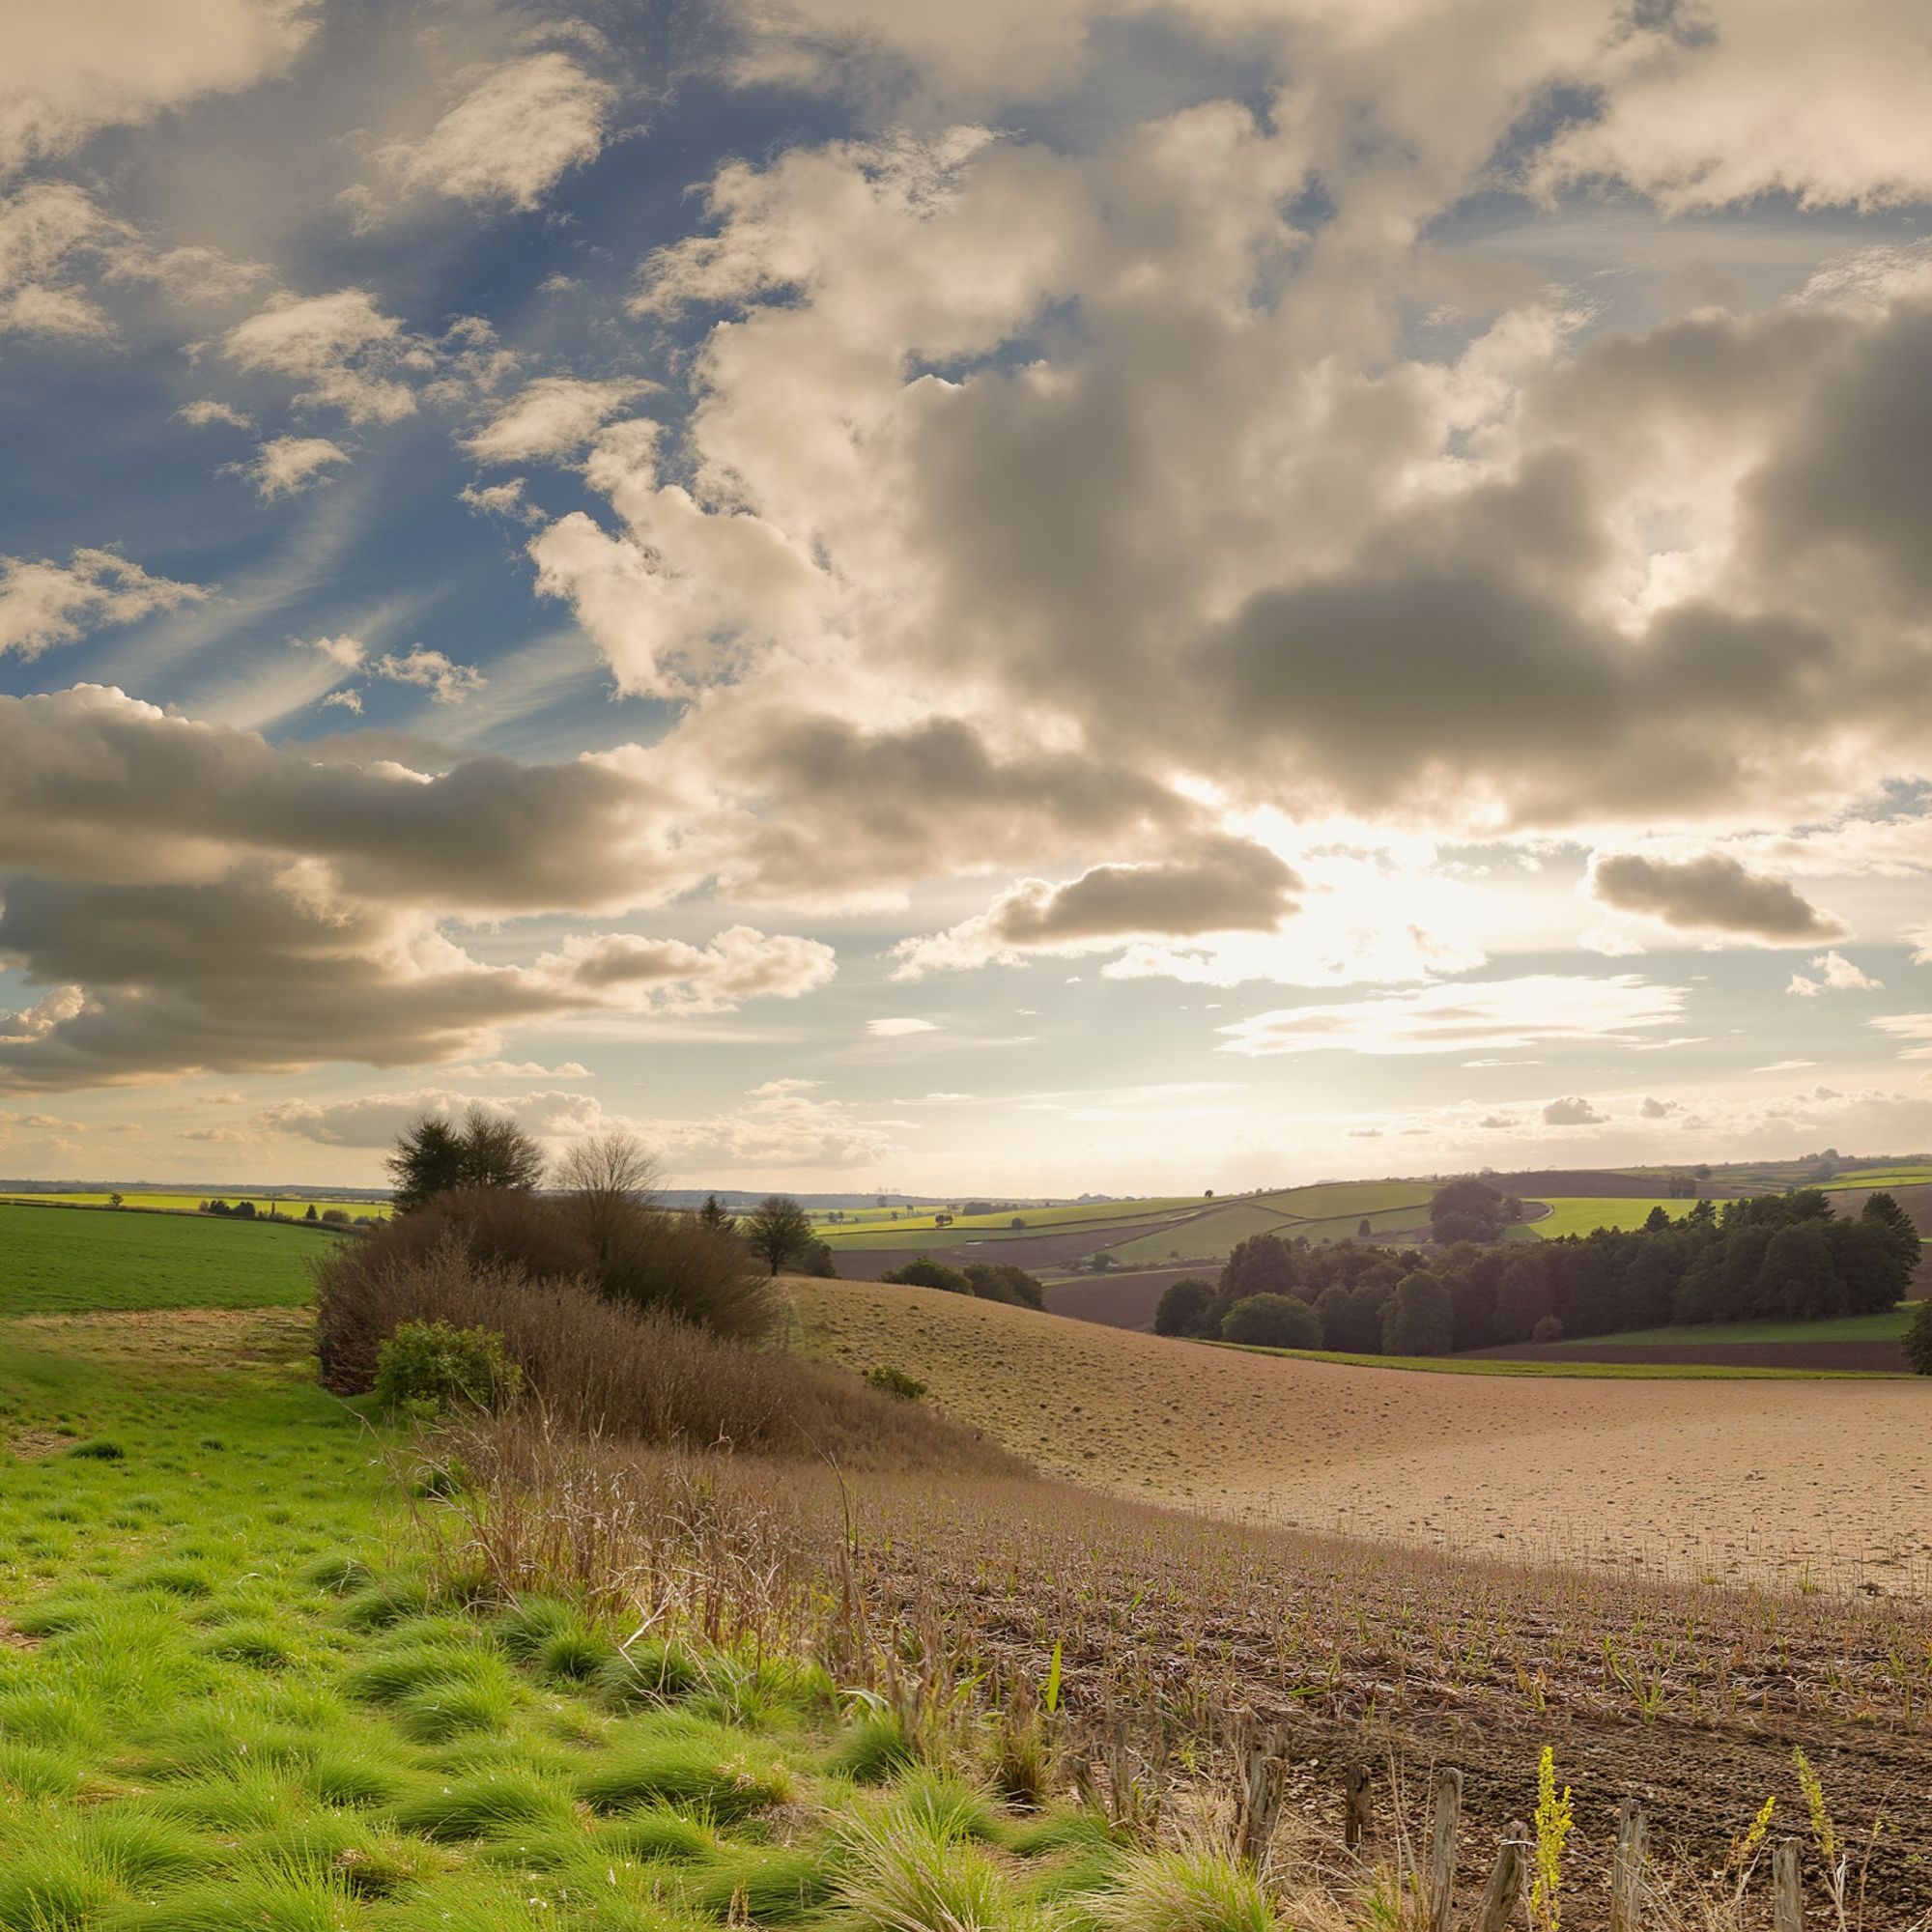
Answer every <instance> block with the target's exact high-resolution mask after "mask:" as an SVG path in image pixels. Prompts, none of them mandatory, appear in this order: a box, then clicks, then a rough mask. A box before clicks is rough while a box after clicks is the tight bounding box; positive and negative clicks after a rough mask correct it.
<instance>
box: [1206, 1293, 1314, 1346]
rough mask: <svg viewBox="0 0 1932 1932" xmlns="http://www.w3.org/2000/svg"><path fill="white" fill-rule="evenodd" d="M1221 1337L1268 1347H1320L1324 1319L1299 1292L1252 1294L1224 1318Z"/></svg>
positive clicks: (1231, 1340) (1226, 1339)
mask: <svg viewBox="0 0 1932 1932" xmlns="http://www.w3.org/2000/svg"><path fill="white" fill-rule="evenodd" d="M1221 1339H1222V1340H1223V1341H1226V1342H1246V1343H1249V1344H1251V1345H1255V1346H1258V1347H1261V1348H1265V1349H1319V1348H1321V1319H1320V1317H1318V1316H1317V1314H1316V1313H1315V1311H1314V1309H1312V1308H1311V1307H1309V1305H1308V1304H1307V1302H1305V1301H1303V1300H1301V1299H1300V1298H1299V1297H1298V1296H1296V1295H1293V1294H1250V1295H1247V1296H1245V1297H1243V1299H1241V1300H1239V1301H1237V1302H1236V1303H1235V1305H1234V1307H1232V1308H1231V1309H1229V1311H1228V1313H1227V1315H1226V1316H1225V1317H1224V1318H1223V1320H1222V1322H1221Z"/></svg>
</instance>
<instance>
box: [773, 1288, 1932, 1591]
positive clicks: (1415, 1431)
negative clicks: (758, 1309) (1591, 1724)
mask: <svg viewBox="0 0 1932 1932" xmlns="http://www.w3.org/2000/svg"><path fill="white" fill-rule="evenodd" d="M788 1286H789V1290H790V1293H792V1295H793V1297H794V1301H795V1304H796V1307H797V1310H798V1318H799V1322H800V1326H801V1331H802V1333H803V1334H804V1335H805V1336H806V1337H807V1338H808V1339H809V1340H810V1342H811V1343H812V1345H813V1346H814V1347H816V1348H818V1349H820V1350H823V1351H824V1352H825V1353H826V1354H827V1355H829V1356H831V1357H833V1358H834V1359H837V1360H840V1361H844V1362H847V1363H850V1364H852V1365H853V1366H855V1367H860V1368H870V1367H874V1366H877V1365H879V1364H881V1363H884V1364H890V1365H891V1366H893V1367H895V1368H898V1369H902V1370H904V1371H906V1372H907V1373H908V1374H911V1375H915V1376H917V1377H919V1378H921V1379H922V1380H923V1381H926V1382H929V1383H930V1384H931V1387H932V1390H933V1395H934V1398H935V1399H936V1400H937V1401H938V1402H939V1403H940V1404H941V1405H942V1406H944V1407H945V1408H946V1409H947V1411H948V1412H949V1413H951V1414H952V1415H954V1416H957V1417H959V1418H961V1419H963V1420H966V1421H970V1422H973V1423H975V1424H977V1425H978V1426H980V1427H981V1428H984V1429H985V1430H987V1431H988V1432H989V1433H990V1434H991V1435H994V1436H995V1437H996V1438H997V1439H998V1440H999V1441H1000V1442H1001V1443H1002V1444H1003V1445H1004V1446H1006V1447H1008V1448H1009V1449H1011V1450H1013V1451H1015V1452H1016V1453H1018V1454H1020V1455H1022V1456H1025V1457H1028V1458H1029V1459H1030V1460H1032V1461H1033V1462H1035V1463H1036V1464H1037V1466H1039V1467H1040V1468H1041V1469H1043V1470H1045V1471H1046V1472H1048V1473H1050V1474H1055V1475H1060V1476H1065V1477H1067V1478H1070V1479H1071V1480H1074V1481H1076V1482H1086V1483H1089V1484H1092V1485H1094V1486H1095V1487H1097V1488H1100V1489H1103V1490H1107V1491H1110V1492H1115V1493H1117V1494H1122V1495H1128V1496H1141V1497H1144V1498H1147V1499H1150V1500H1155V1501H1170V1502H1178V1503H1180V1504H1183V1505H1185V1506H1187V1507H1189V1508H1194V1509H1201V1510H1206V1511H1208V1512H1210V1513H1212V1514H1215V1515H1221V1516H1228V1517H1235V1518H1239V1519H1243V1520H1258V1521H1265V1522H1277V1523H1293V1524H1298V1525H1301V1526H1303V1527H1308V1528H1318V1529H1342V1530H1346V1531H1349V1532H1351V1533H1355V1534H1362V1535H1369V1536H1377V1537H1395V1538H1399V1539H1417V1540H1422V1541H1426V1542H1432V1543H1438V1544H1444V1545H1449V1546H1452V1547H1459V1548H1465V1549H1470V1550H1478V1551H1488V1552H1491V1553H1493V1554H1498V1555H1521V1556H1525V1557H1539V1556H1542V1557H1565V1558H1571V1559H1576V1560H1579V1561H1586V1562H1611V1563H1624V1562H1628V1561H1629V1560H1631V1559H1632V1558H1633V1557H1636V1558H1640V1559H1641V1560H1642V1561H1644V1562H1645V1563H1647V1564H1649V1565H1651V1566H1652V1567H1653V1568H1655V1569H1657V1570H1659V1571H1660V1572H1667V1573H1673V1574H1676V1573H1682V1574H1690V1575H1704V1574H1709V1575H1714V1576H1719V1577H1747V1576H1759V1575H1776V1576H1783V1577H1786V1578H1790V1577H1796V1576H1798V1575H1800V1574H1802V1573H1803V1572H1804V1571H1805V1569H1806V1568H1807V1566H1808V1567H1809V1569H1810V1570H1811V1571H1812V1572H1813V1573H1815V1574H1819V1575H1823V1574H1825V1573H1826V1572H1828V1571H1829V1572H1830V1573H1831V1574H1833V1576H1843V1575H1844V1574H1845V1566H1846V1565H1848V1564H1850V1563H1852V1562H1853V1561H1854V1560H1855V1559H1860V1560H1862V1562H1863V1565H1864V1570H1863V1572H1862V1573H1861V1574H1865V1575H1868V1576H1869V1577H1873V1578H1875V1579H1878V1580H1881V1581H1883V1582H1884V1584H1885V1587H1886V1588H1888V1589H1889V1590H1900V1589H1918V1588H1920V1587H1922V1586H1923V1585H1924V1584H1925V1583H1926V1581H1927V1580H1928V1577H1932V1530H1927V1529H1926V1527H1925V1524H1926V1522H1927V1521H1928V1513H1932V1386H1928V1385H1926V1384H1925V1383H1923V1382H1920V1381H1918V1380H1895V1381H1894V1380H1870V1379H1856V1380H1824V1379H1788V1378H1748V1379H1704V1378H1662V1379H1653V1378H1588V1379H1574V1380H1571V1379H1566V1380H1563V1381H1561V1382H1560V1383H1559V1382H1552V1381H1550V1380H1548V1379H1546V1378H1515V1377H1494V1376H1470V1375H1406V1374H1403V1373H1401V1372H1399V1371H1393V1370H1390V1369H1388V1368H1386V1367H1376V1368H1369V1367H1363V1368H1352V1367H1345V1366H1340V1365H1337V1364H1334V1363H1328V1362H1316V1361H1302V1360H1294V1359H1289V1358H1283V1357H1280V1356H1264V1355H1255V1354H1247V1353H1244V1352H1240V1351H1236V1350H1223V1349H1207V1348H1200V1347H1197V1346H1194V1345H1192V1344H1188V1343H1184V1342H1167V1341H1161V1340H1158V1339H1156V1338H1155V1337H1153V1336H1151V1335H1142V1334H1136V1333H1133V1332H1131V1331H1127V1330H1122V1329H1112V1328H1104V1327H1100V1326H1098V1325H1097V1324H1092V1323H1087V1322H1077V1321H1065V1320H1062V1319H1059V1318H1056V1317H1053V1316H1046V1315H1037V1314H1033V1313H1031V1312H1029V1311H1026V1310H1020V1309H1012V1308H1007V1307H1003V1306H1000V1305H997V1304H995V1303H991V1302H984V1301H975V1300H969V1299H966V1298H964V1297H961V1296H957V1295H944V1294H937V1293H931V1292H929V1291H926V1290H921V1289H911V1288H894V1287H890V1286H882V1285H879V1284H875V1283H869V1282H815V1281H803V1280H799V1281H793V1282H791V1283H790V1284H788ZM1847 1468H1856V1469H1857V1471H1858V1480H1857V1481H1856V1483H1846V1482H1840V1481H1839V1480H1837V1479H1836V1478H1835V1477H1834V1476H1833V1474H1832V1471H1833V1470H1837V1469H1847Z"/></svg>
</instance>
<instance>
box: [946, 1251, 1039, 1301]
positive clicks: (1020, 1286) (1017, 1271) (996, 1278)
mask: <svg viewBox="0 0 1932 1932" xmlns="http://www.w3.org/2000/svg"><path fill="white" fill-rule="evenodd" d="M965 1274H966V1286H967V1287H968V1288H970V1289H971V1290H972V1291H973V1293H975V1294H977V1295H978V1296H979V1297H980V1300H981V1301H1004V1302H1007V1303H1008V1304H1009V1305H1010V1306H1012V1307H1014V1308H1044V1307H1045V1306H1046V1291H1045V1290H1044V1289H1043V1288H1042V1287H1041V1286H1040V1284H1039V1282H1038V1280H1037V1278H1036V1277H1035V1276H1033V1275H1030V1274H1028V1273H1027V1271H1026V1269H1025V1268H1023V1267H1015V1266H1013V1264H1011V1263H1010V1262H970V1263H968V1264H967V1266H966V1270H965Z"/></svg>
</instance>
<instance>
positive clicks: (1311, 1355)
mask: <svg viewBox="0 0 1932 1932" xmlns="http://www.w3.org/2000/svg"><path fill="white" fill-rule="evenodd" d="M1617 1339H1618V1341H1622V1340H1623V1337H1622V1336H1621V1335H1620V1336H1618V1337H1617ZM1206 1346H1207V1347H1209V1348H1215V1349H1234V1350H1237V1351H1238V1352H1239V1353H1241V1354H1244V1355H1279V1356H1282V1357H1283V1358H1284V1359H1286V1360H1289V1361H1294V1362H1334V1363H1338V1364H1339V1365H1340V1366H1341V1367H1343V1368H1349V1369H1406V1370H1407V1371H1409V1372H1410V1373H1412V1374H1417V1375H1426V1376H1541V1377H1544V1378H1550V1377H1554V1378H1556V1379H1557V1380H1559V1381H1560V1380H1573V1381H1577V1380H1580V1381H1638V1382H1649V1381H1719V1382H1728V1381H1750V1380H1753V1379H1755V1380H1760V1381H1762V1380H1764V1379H1766V1378H1769V1379H1771V1380H1773V1381H1816V1380H1818V1379H1819V1378H1821V1377H1823V1378H1826V1379H1828V1380H1841V1379H1843V1378H1846V1377H1854V1378H1856V1377H1859V1376H1861V1375H1863V1374H1865V1373H1866V1372H1865V1371H1862V1370H1859V1369H1765V1368H1755V1369H1754V1368H1741V1367H1734V1366H1732V1365H1731V1364H1729V1363H1706V1362H1590V1361H1575V1362H1565V1361H1534V1362H1533V1361H1511V1360H1508V1359H1506V1358H1504V1357H1500V1356H1495V1355H1351V1354H1346V1353H1342V1352H1339V1351H1337V1350H1331V1349H1264V1348H1262V1347H1260V1346H1259V1345H1257V1344H1255V1343H1248V1342H1212V1343H1208V1344H1207V1345H1206Z"/></svg>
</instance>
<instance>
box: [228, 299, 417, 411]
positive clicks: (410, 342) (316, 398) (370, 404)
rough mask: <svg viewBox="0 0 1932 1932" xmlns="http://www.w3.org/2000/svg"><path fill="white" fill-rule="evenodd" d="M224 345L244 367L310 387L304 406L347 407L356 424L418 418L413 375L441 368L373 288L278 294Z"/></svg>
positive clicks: (303, 393) (302, 393) (301, 394)
mask: <svg viewBox="0 0 1932 1932" xmlns="http://www.w3.org/2000/svg"><path fill="white" fill-rule="evenodd" d="M221 347H222V353H223V354H224V355H226V356H227V357H228V359H229V360H230V361H231V362H233V363H235V365H236V366H237V367H238V368H241V369H244V370H248V371H251V372H257V373H266V374H270V375H276V376H284V377H287V378H288V379H290V380H291V381H293V382H296V383H299V384H306V386H305V387H303V388H301V389H299V390H298V392H297V395H296V397H295V400H296V402H297V403H298V405H301V406H303V407H305V408H309V409H332V410H339V411H340V412H342V414H343V415H344V416H346V417H347V418H348V420H349V421H350V422H352V423H364V422H394V421H396V420H397V419H398V418H399V417H402V416H406V415H409V414H411V413H412V412H413V411H414V410H415V407H416V395H415V391H414V389H412V387H411V386H410V384H409V383H408V381H406V380H405V378H406V377H407V376H409V375H411V374H422V373H426V372H428V371H429V370H430V369H432V368H433V367H434V366H435V356H434V354H433V352H432V351H431V350H430V349H429V347H428V346H427V345H426V344H424V343H423V342H421V341H420V340H419V339H418V338H415V337H412V336H410V335H407V334H405V332H404V330H403V326H402V324H401V323H399V322H398V321H397V320H396V319H395V317H393V316H388V315H384V313H383V311H382V310H381V308H380V307H378V305H377V302H376V298H375V297H374V296H372V295H371V294H370V293H369V291H368V290H367V289H357V288H345V289H337V290H336V291H335V292H334V293H333V294H331V295H326V296H308V297H300V296H295V295H290V294H287V293H283V294H281V295H277V296H276V297H274V298H272V299H271V300H270V303H269V305H268V306H267V307H266V308H264V309H261V310H260V311H258V312H257V313H256V314H254V315H252V316H250V317H248V318H247V320H246V321H244V322H239V323H237V324H236V325H235V327H233V328H231V329H230V330H229V331H228V333H227V334H226V335H225V336H224V337H223V338H222V344H221ZM280 440H282V441H284V442H286V441H288V440H289V439H287V438H283V439H280ZM269 446H270V447H273V445H272V444H270V445H269Z"/></svg>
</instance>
